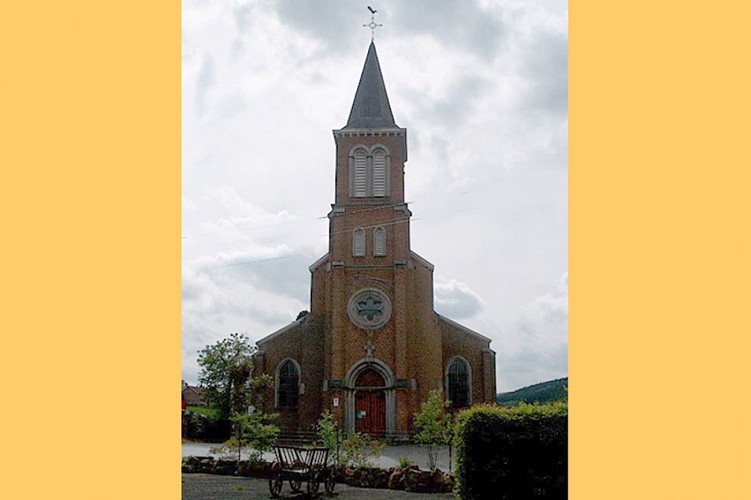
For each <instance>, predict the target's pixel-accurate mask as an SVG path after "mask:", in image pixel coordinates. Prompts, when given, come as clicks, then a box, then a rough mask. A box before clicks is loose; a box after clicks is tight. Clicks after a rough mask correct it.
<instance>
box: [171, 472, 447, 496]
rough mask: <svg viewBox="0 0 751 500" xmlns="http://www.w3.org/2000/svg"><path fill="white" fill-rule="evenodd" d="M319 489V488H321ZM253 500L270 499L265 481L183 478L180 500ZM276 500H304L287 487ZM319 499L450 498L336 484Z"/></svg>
mask: <svg viewBox="0 0 751 500" xmlns="http://www.w3.org/2000/svg"><path fill="white" fill-rule="evenodd" d="M321 489H323V485H321ZM253 498H271V494H270V493H269V483H268V480H267V479H255V478H249V477H234V476H218V475H214V474H183V475H182V500H235V499H237V500H240V499H242V500H248V499H253ZM280 498H299V499H302V498H305V495H303V494H292V490H291V489H290V487H289V483H287V482H285V483H284V486H283V487H282V495H281V497H280ZM319 498H321V499H336V500H357V499H367V500H388V499H406V500H409V499H412V500H434V499H440V500H448V499H453V498H454V496H453V495H452V494H450V493H439V494H433V495H431V494H426V493H408V492H406V491H396V490H378V489H369V488H354V487H352V486H347V485H345V484H337V485H336V489H335V490H334V494H333V495H330V496H329V495H327V494H326V493H325V492H324V493H323V494H321V495H319Z"/></svg>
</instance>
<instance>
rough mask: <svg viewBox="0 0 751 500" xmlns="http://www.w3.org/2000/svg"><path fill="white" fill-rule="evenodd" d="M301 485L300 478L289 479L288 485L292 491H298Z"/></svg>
mask: <svg viewBox="0 0 751 500" xmlns="http://www.w3.org/2000/svg"><path fill="white" fill-rule="evenodd" d="M301 486H302V479H290V480H289V487H290V488H292V491H300V487H301Z"/></svg>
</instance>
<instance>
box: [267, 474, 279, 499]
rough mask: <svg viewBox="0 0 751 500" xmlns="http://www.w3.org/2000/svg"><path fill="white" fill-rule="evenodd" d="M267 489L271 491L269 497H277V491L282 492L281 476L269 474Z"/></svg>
mask: <svg viewBox="0 0 751 500" xmlns="http://www.w3.org/2000/svg"><path fill="white" fill-rule="evenodd" d="M269 491H270V492H271V498H277V497H278V496H279V493H281V492H282V476H281V474H280V475H277V476H271V477H270V478H269Z"/></svg>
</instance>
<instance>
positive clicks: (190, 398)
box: [183, 384, 206, 406]
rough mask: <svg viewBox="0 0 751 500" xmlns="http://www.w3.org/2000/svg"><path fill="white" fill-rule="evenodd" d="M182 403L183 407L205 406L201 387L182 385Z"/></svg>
mask: <svg viewBox="0 0 751 500" xmlns="http://www.w3.org/2000/svg"><path fill="white" fill-rule="evenodd" d="M183 401H185V403H184V404H185V406H206V401H204V399H203V387H195V386H192V385H188V384H183Z"/></svg>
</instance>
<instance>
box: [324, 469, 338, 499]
mask: <svg viewBox="0 0 751 500" xmlns="http://www.w3.org/2000/svg"><path fill="white" fill-rule="evenodd" d="M335 486H336V477H334V471H333V470H332V471H330V472H329V475H328V476H327V477H326V483H325V487H326V493H328V494H329V495H331V494H332V493H334V487H335Z"/></svg>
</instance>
